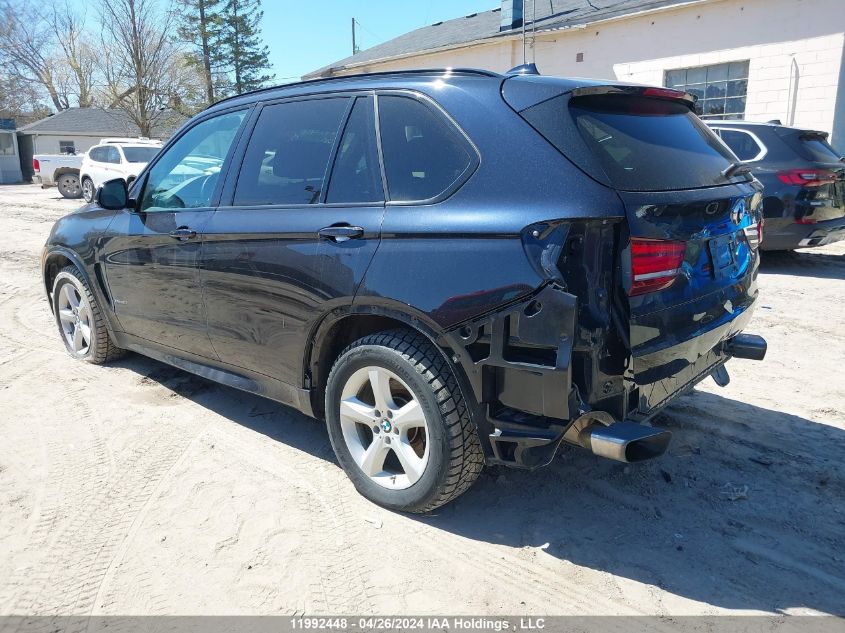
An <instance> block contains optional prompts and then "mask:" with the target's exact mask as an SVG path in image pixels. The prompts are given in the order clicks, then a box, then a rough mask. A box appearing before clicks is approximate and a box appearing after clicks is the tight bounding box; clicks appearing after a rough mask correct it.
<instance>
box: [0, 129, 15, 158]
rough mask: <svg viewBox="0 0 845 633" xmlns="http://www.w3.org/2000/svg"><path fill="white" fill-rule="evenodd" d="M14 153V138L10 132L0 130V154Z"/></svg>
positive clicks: (10, 154)
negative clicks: (5, 132)
mask: <svg viewBox="0 0 845 633" xmlns="http://www.w3.org/2000/svg"><path fill="white" fill-rule="evenodd" d="M14 155H15V139H13V138H12V135H11V134H4V133H2V132H0V156H14Z"/></svg>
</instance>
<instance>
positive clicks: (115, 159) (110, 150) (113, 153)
mask: <svg viewBox="0 0 845 633" xmlns="http://www.w3.org/2000/svg"><path fill="white" fill-rule="evenodd" d="M106 162H108V163H113V164H115V165H119V164H120V152H119V151H118V149H117V148H116V147H114V146H113V145H112V146H111V147H107V148H106Z"/></svg>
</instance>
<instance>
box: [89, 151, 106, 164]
mask: <svg viewBox="0 0 845 633" xmlns="http://www.w3.org/2000/svg"><path fill="white" fill-rule="evenodd" d="M103 149H104V148H102V147H94V148H92V149H91V150H90V151H89V152H88V158H90V159H91V160H93V161H94V162H96V163H102V162H103Z"/></svg>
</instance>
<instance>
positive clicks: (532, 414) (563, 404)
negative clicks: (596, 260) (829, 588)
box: [444, 284, 580, 468]
mask: <svg viewBox="0 0 845 633" xmlns="http://www.w3.org/2000/svg"><path fill="white" fill-rule="evenodd" d="M576 318H577V298H576V297H575V296H574V295H572V294H569V293H567V292H566V291H565V290H563V289H562V288H561V287H559V286H557V285H554V284H548V285H545V286H543V287H542V288H541V289H540V290H538V291H537V292H536V293H535V294H534V295H533V296H531V297H530V298H528V299H525V300H523V301H521V302H519V303H517V304H512V305H510V306H508V307H506V308H503V309H502V310H500V311H498V312H495V313H493V314H488V315H485V316H483V317H479V318H477V319H474V320H472V321H469V322H466V323H464V324H462V325H459V326H458V327H456V328H453V329H451V330H449V331H448V332H446V333H445V335H444V337H445V339H446V343H447V344H448V346H449V347H450V348H451V349H452V350H453V351H454V353H455V354H456V356H457V358H456V359H455V360H456V362H457V363H458V364H460V365H461V366H462V367H463V368H464V372H465V374H466V377H467V380H468V382H469V385H470V388H471V389H472V392H473V395H474V396H475V401H476V402H477V403H478V404H479V405H480V408H481V411H480V413H482V415H481V416H479V417H481V418H482V419H481V420H479V429H478V430H479V435H480V436H481V440H482V443H483V444H484V447H485V451H486V453H487V457H488V462H489V463H493V464H507V465H510V466H520V467H523V468H537V467H539V466H544V465H546V464H548V463H549V462H550V461H551V459H552V458H553V457H554V454H555V451H556V450H557V447H558V445H559V444H560V442H561V440H562V439H563V435H564V433H565V432H566V429H567V428H568V427H569V425H570V423H571V420H572V419H573V418H575V417H578V413H577V412H578V411H579V402H580V399H579V397H578V393H577V389H574V388H573V385H572V366H571V365H572V345H573V337H574V332H575V326H576Z"/></svg>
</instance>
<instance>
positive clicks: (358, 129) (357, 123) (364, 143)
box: [326, 97, 384, 202]
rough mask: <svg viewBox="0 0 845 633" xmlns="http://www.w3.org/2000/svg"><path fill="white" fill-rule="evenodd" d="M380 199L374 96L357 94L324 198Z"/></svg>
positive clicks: (358, 200)
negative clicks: (359, 95)
mask: <svg viewBox="0 0 845 633" xmlns="http://www.w3.org/2000/svg"><path fill="white" fill-rule="evenodd" d="M382 200H384V191H383V190H382V186H381V168H380V167H379V162H378V147H377V146H376V126H375V117H374V115H373V98H372V97H358V98H357V99H356V100H355V105H354V106H353V107H352V113H351V114H350V115H349V120H348V121H347V122H346V128H345V129H344V130H343V136H342V137H341V139H340V148H339V149H338V152H337V158H336V159H335V162H334V167H333V168H332V175H331V179H330V180H329V189H328V194H327V196H326V202H381V201H382Z"/></svg>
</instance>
